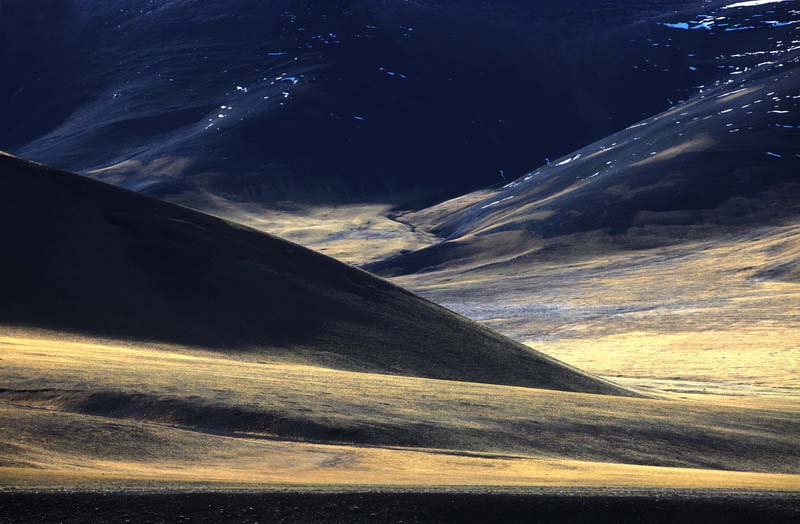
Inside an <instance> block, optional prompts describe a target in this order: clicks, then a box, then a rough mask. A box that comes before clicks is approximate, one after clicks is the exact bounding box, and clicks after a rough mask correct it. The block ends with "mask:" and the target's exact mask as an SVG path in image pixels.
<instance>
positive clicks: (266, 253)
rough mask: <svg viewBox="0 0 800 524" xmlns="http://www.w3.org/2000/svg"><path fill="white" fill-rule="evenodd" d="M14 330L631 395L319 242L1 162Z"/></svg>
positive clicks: (2, 267) (4, 312) (3, 266)
mask: <svg viewBox="0 0 800 524" xmlns="http://www.w3.org/2000/svg"><path fill="white" fill-rule="evenodd" d="M0 172H1V174H2V176H0V195H2V196H1V197H0V199H2V200H0V224H2V226H0V227H1V228H2V230H3V238H5V239H6V242H8V245H9V249H7V251H6V254H5V255H4V256H3V257H2V261H0V271H2V273H3V274H4V275H7V277H8V278H6V279H4V284H3V292H2V297H3V299H2V303H0V325H3V326H5V327H15V326H16V327H19V328H39V329H47V330H51V331H58V332H68V333H75V334H83V335H93V336H96V335H99V336H104V337H108V338H114V339H121V338H122V339H131V340H138V341H149V342H162V343H171V344H177V345H185V346H194V347H206V348H212V349H215V350H219V351H228V352H239V353H242V354H251V355H256V356H259V357H269V358H272V359H277V360H283V361H295V362H306V363H316V364H324V365H328V366H331V367H338V368H345V369H355V370H370V371H381V372H390V373H403V374H408V375H416V376H425V377H434V378H448V379H454V380H472V381H478V382H496V383H500V384H510V385H525V386H536V387H555V388H559V389H566V390H573V391H586V392H606V393H618V394H625V393H626V392H625V391H624V390H622V389H620V388H617V387H615V386H613V385H610V384H607V383H605V382H603V381H600V380H597V379H594V378H592V377H589V376H587V375H585V374H583V373H580V372H578V371H576V370H572V369H569V368H567V367H564V366H562V365H561V364H559V363H557V362H555V361H553V360H551V359H549V358H547V357H545V356H543V355H540V354H537V353H534V352H531V351H529V350H528V349H527V348H525V347H524V346H521V345H518V344H515V343H513V342H511V341H510V340H507V339H504V338H502V337H500V336H498V335H495V334H493V333H491V332H489V331H488V330H486V329H484V328H481V327H479V326H478V325H476V324H473V323H471V322H469V321H466V320H464V319H462V318H460V317H458V316H456V315H455V314H453V313H451V312H449V311H447V310H445V309H443V308H441V307H438V306H436V305H433V304H431V303H428V302H425V301H424V300H421V299H419V298H417V297H416V296H414V295H412V294H410V293H408V292H406V291H403V290H402V289H400V288H397V287H395V286H393V285H391V284H389V283H387V282H384V281H381V280H379V279H377V278H374V277H372V276H371V275H369V274H367V273H365V272H363V271H360V270H358V269H355V268H352V267H349V266H346V265H344V264H342V263H339V262H336V261H334V260H333V259H330V258H328V257H325V256H323V255H319V254H316V253H314V252H312V251H309V250H307V249H305V248H302V247H299V246H296V245H293V244H290V243H288V242H285V241H282V240H279V239H277V238H274V237H270V236H267V235H264V234H261V233H258V232H256V231H252V230H248V229H246V228H243V227H240V226H236V225H234V224H230V223H227V222H224V221H222V220H219V219H216V218H213V217H210V216H207V215H203V214H200V213H197V212H194V211H190V210H187V209H183V208H180V207H177V206H173V205H170V204H165V203H162V202H159V201H156V200H152V199H150V198H147V197H143V196H140V195H136V194H134V193H130V192H128V191H125V190H121V189H117V188H114V187H111V186H107V185H105V184H102V183H98V182H95V181H91V180H88V179H84V178H83V177H80V176H78V175H72V174H68V173H64V172H58V171H54V170H50V169H47V168H44V167H41V166H38V165H35V164H32V163H28V162H24V161H22V160H18V159H16V158H12V157H7V156H3V157H0Z"/></svg>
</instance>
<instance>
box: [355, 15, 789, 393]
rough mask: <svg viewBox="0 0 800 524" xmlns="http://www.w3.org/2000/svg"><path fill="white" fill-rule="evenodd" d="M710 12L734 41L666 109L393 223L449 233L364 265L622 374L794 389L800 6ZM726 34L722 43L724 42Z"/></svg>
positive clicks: (636, 381)
mask: <svg viewBox="0 0 800 524" xmlns="http://www.w3.org/2000/svg"><path fill="white" fill-rule="evenodd" d="M796 6H797V4H796V2H783V3H773V4H769V5H755V6H744V7H737V8H728V9H717V10H713V9H710V8H709V9H708V10H707V11H706V8H705V7H704V12H703V14H701V15H698V16H697V17H696V18H689V20H704V21H705V22H704V23H705V24H706V25H708V26H710V27H715V28H716V29H713V30H712V29H703V28H699V29H691V27H694V26H695V25H696V24H697V23H698V22H691V24H689V27H690V28H689V29H683V26H684V25H683V23H682V21H684V20H687V18H678V17H677V16H676V17H675V18H673V19H672V20H670V23H674V24H677V25H678V27H677V28H675V29H670V30H671V31H673V33H674V34H675V35H676V41H677V39H678V38H681V39H683V40H687V41H694V43H695V45H696V47H697V48H704V49H705V48H710V47H711V46H714V45H719V46H721V47H723V48H724V49H721V50H720V52H719V53H718V54H717V55H716V57H715V59H714V61H713V62H712V63H713V64H714V65H715V67H719V68H724V69H720V71H722V72H723V74H722V76H721V78H720V79H719V80H718V81H715V82H713V83H711V84H709V85H705V86H699V87H698V89H699V92H698V94H697V95H696V96H693V97H691V98H689V99H688V100H686V101H685V102H682V103H678V104H676V105H675V106H674V107H673V108H672V109H671V110H669V111H666V112H663V113H659V114H657V115H655V116H653V117H650V118H647V119H645V120H642V121H641V122H639V123H637V124H635V125H633V126H630V127H629V128H628V129H625V130H622V131H620V132H618V133H616V134H614V135H612V136H609V137H607V138H605V139H603V140H601V141H598V142H595V143H593V144H590V145H588V146H586V147H584V148H582V149H580V150H577V151H574V152H573V153H571V154H569V155H567V156H564V157H561V158H558V159H555V160H553V161H551V162H550V163H549V164H546V165H543V166H541V167H540V168H538V169H535V170H533V171H531V172H530V173H529V174H527V175H525V176H524V177H521V178H519V179H517V180H514V181H512V182H510V183H508V184H507V185H505V186H504V187H502V188H495V189H486V190H484V191H479V192H474V193H471V194H468V195H464V196H462V197H460V198H457V199H453V200H450V201H447V202H444V203H442V204H439V205H436V206H433V207H430V208H428V209H424V210H421V211H419V212H415V213H408V214H405V215H401V216H399V217H398V220H401V221H403V222H406V223H407V224H408V225H409V227H413V228H415V230H417V231H421V232H423V233H433V234H436V235H438V236H439V239H440V241H439V242H438V243H436V244H434V245H432V246H431V247H428V248H425V249H421V250H417V251H415V252H413V253H408V254H403V255H400V256H396V257H391V258H388V259H386V260H384V261H381V262H377V263H374V264H370V265H367V266H365V267H366V268H367V269H369V270H371V271H375V272H378V273H379V274H382V275H384V276H389V275H392V276H395V277H396V279H395V282H397V283H398V284H400V285H402V286H404V287H406V288H408V289H413V290H415V291H416V292H418V293H421V294H423V295H424V296H426V297H427V298H430V299H432V300H434V301H436V302H437V303H439V304H442V305H445V306H446V307H448V308H450V309H453V310H454V311H457V312H459V313H461V314H463V315H465V316H467V317H470V318H472V319H474V320H478V321H480V322H482V323H484V325H487V326H488V327H490V328H492V329H494V330H496V331H499V332H501V333H503V334H505V335H507V336H510V337H512V338H514V339H515V340H519V341H523V342H525V343H526V344H528V345H530V346H531V347H535V348H536V349H539V350H540V351H543V352H545V353H547V354H550V355H553V356H555V357H557V358H559V359H562V360H565V361H567V362H569V363H570V364H572V365H575V366H577V367H579V368H581V369H586V370H589V371H591V372H593V373H596V374H600V375H602V376H608V377H612V376H613V377H614V380H615V381H618V382H621V383H625V384H632V385H639V386H646V387H648V388H655V389H658V390H669V391H676V390H677V391H698V390H699V391H708V392H712V391H713V392H718V393H719V392H722V393H724V394H732V395H748V396H749V395H773V394H774V395H781V396H783V395H789V396H790V397H793V398H798V396H800V383H798V381H797V373H798V366H797V363H798V362H800V359H799V357H800V355H799V354H798V347H797V340H798V339H800V315H798V311H800V279H799V277H800V262H799V261H800V256H799V255H800V206H799V205H798V202H800V68H798V63H799V62H798V56H799V54H800V46H798V44H800V36H799V35H800V33H799V31H800V12H799V11H798V10H797V7H796ZM723 44H724V45H723Z"/></svg>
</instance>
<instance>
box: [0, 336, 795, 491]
mask: <svg viewBox="0 0 800 524" xmlns="http://www.w3.org/2000/svg"><path fill="white" fill-rule="evenodd" d="M39 336H40V337H41V333H40V334H39ZM0 346H1V347H2V367H1V368H0V379H1V380H2V384H3V389H2V390H0V485H2V486H3V487H5V488H7V489H8V488H13V489H21V488H22V489H57V490H60V489H65V488H66V489H106V488H112V489H113V488H119V489H137V488H138V489H141V488H148V487H152V486H164V485H166V486H169V485H173V486H175V485H180V486H183V487H187V486H188V487H191V486H195V487H197V486H205V487H207V488H208V487H210V488H214V489H223V488H231V487H233V488H237V489H274V488H275V487H279V486H287V485H293V486H295V487H296V488H297V489H301V488H302V486H306V487H309V486H328V487H336V486H339V487H342V486H350V487H356V488H366V487H372V488H375V487H380V486H394V487H406V488H409V489H414V490H424V489H428V488H456V487H458V488H467V487H475V486H480V487H483V488H488V487H502V488H504V489H507V488H511V487H550V488H557V489H558V490H560V489H562V488H564V489H567V490H571V489H582V488H609V487H613V488H620V489H623V490H628V489H645V488H650V489H689V490H698V489H700V490H703V489H731V490H758V491H772V492H781V491H784V492H786V491H788V492H798V491H800V442H798V440H797V438H796V435H798V433H800V419H798V417H797V415H798V406H797V405H780V406H775V405H770V404H769V403H766V404H765V405H764V406H760V407H753V406H750V407H747V408H745V407H741V406H736V407H730V406H726V405H724V403H714V402H699V401H694V400H672V399H666V398H662V399H637V398H625V397H614V396H608V395H590V394H581V393H568V392H560V391H551V390H537V389H530V388H520V387H510V386H496V385H490V384H476V383H467V382H456V381H444V380H432V379H423V378H411V377H403V376H393V375H378V374H372V373H356V372H348V371H336V370H330V369H325V368H319V367H314V366H307V365H297V364H290V363H282V362H277V361H276V362H267V361H260V360H258V359H257V358H252V357H250V358H248V357H247V356H246V355H239V356H236V355H233V356H230V355H220V354H219V353H209V352H202V351H194V350H189V349H185V348H176V347H172V348H158V347H150V348H148V347H143V346H136V347H134V346H132V345H123V344H121V343H120V344H117V345H113V344H109V343H108V342H107V341H93V342H92V341H89V340H85V339H84V340H78V339H73V340H63V339H62V340H59V339H55V338H50V339H48V338H33V337H23V336H20V333H19V332H17V333H16V334H15V335H11V334H9V335H6V336H3V337H2V338H0Z"/></svg>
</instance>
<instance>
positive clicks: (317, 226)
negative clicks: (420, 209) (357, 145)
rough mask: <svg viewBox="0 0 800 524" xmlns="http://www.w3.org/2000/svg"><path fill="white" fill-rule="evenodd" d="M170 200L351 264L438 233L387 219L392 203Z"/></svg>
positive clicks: (207, 196) (426, 241)
mask: <svg viewBox="0 0 800 524" xmlns="http://www.w3.org/2000/svg"><path fill="white" fill-rule="evenodd" d="M169 201H170V202H173V203H175V204H179V205H182V206H186V207H190V208H193V209H198V210H200V211H202V212H204V213H209V214H211V215H215V216H218V217H221V218H224V219H225V220H230V221H231V222H236V223H237V224H243V225H245V226H248V227H251V228H253V229H256V230H258V231H263V232H265V233H269V234H271V235H275V236H278V237H280V238H285V239H286V240H290V241H292V242H296V243H298V244H300V245H302V246H305V247H308V248H311V249H313V250H315V251H319V252H320V253H324V254H326V255H328V256H331V257H333V258H335V259H337V260H341V261H343V262H347V263H349V264H357V265H361V264H366V263H369V262H375V261H378V260H382V259H384V258H387V257H390V256H394V255H397V254H400V253H403V252H407V251H414V250H416V249H421V248H423V247H425V246H429V245H431V244H432V243H434V242H435V241H437V239H436V237H434V236H433V235H431V234H429V233H423V232H420V231H417V230H415V229H414V228H412V227H411V226H409V225H407V224H403V223H401V222H398V221H396V220H392V219H390V218H389V216H390V215H391V214H393V207H394V206H392V205H391V204H375V203H365V204H339V205H337V204H322V203H320V204H300V203H293V202H284V203H277V204H276V203H270V204H269V205H267V204H262V203H258V202H237V201H233V200H229V199H225V198H222V197H219V196H217V195H214V194H213V193H209V192H205V191H199V190H197V191H191V192H184V193H179V194H177V195H173V196H170V197H169Z"/></svg>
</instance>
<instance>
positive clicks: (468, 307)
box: [397, 225, 800, 403]
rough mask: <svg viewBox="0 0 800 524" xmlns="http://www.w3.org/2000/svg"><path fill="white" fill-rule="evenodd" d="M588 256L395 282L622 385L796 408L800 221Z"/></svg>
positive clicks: (799, 394) (570, 255)
mask: <svg viewBox="0 0 800 524" xmlns="http://www.w3.org/2000/svg"><path fill="white" fill-rule="evenodd" d="M560 240H561V241H562V242H563V241H565V239H560ZM575 245H580V242H579V241H578V240H577V239H576V240H575ZM587 245H589V246H591V244H590V243H588V242H587ZM576 251H577V256H576ZM588 251H589V249H587V253H586V254H583V253H580V248H576V249H575V250H569V253H567V254H565V255H563V256H559V255H555V254H554V255H551V256H550V257H543V258H542V259H539V260H537V261H536V263H535V271H532V270H531V266H530V263H529V262H527V261H525V260H522V261H520V262H519V263H512V264H506V265H499V266H487V267H485V268H480V269H473V270H470V271H467V272H461V271H459V270H455V269H454V270H452V271H447V270H445V271H441V272H434V273H426V274H422V275H411V276H408V277H402V278H398V279H397V282H398V283H399V284H401V285H404V286H408V287H410V288H412V289H416V290H417V291H419V292H421V293H423V294H424V295H426V296H428V297H429V298H431V299H433V300H435V301H437V302H439V303H441V304H443V305H445V306H447V307H449V308H451V309H454V310H455V311H458V312H460V313H462V314H464V315H467V316H469V317H472V318H474V319H477V320H480V321H482V322H484V323H485V324H486V325H488V326H489V327H491V328H493V329H495V330H497V331H499V332H501V333H505V334H507V335H509V336H511V337H513V338H516V339H517V340H521V341H524V342H525V343H526V344H529V345H530V346H531V347H535V348H536V349H538V350H540V351H543V352H545V353H548V354H550V355H553V356H555V357H557V358H559V359H562V360H564V361H566V362H568V363H570V364H572V365H574V366H577V367H579V368H581V369H585V370H588V371H591V372H592V373H597V374H600V375H603V376H606V377H613V378H614V380H617V381H620V382H621V383H625V384H631V385H633V384H636V385H639V386H642V387H647V388H654V389H656V390H666V391H672V390H675V391H681V392H684V393H700V392H703V391H711V390H713V391H715V392H716V393H722V394H728V395H734V396H736V397H739V398H743V397H747V396H750V395H760V396H764V395H767V396H771V397H776V398H778V397H780V398H785V399H787V400H788V399H794V402H798V403H800V378H798V377H800V313H798V311H800V283H798V282H797V281H796V280H795V277H793V276H792V275H793V272H796V271H797V269H796V268H797V260H798V259H799V257H800V226H797V225H785V226H781V227H763V228H760V229H755V230H746V231H741V230H740V231H739V232H735V233H732V234H731V235H726V236H724V237H718V238H713V239H705V240H696V241H690V242H686V243H682V244H678V245H674V246H668V247H663V248H657V249H652V250H645V251H635V252H631V251H624V252H622V253H620V252H615V251H613V250H605V251H603V250H601V251H599V253H600V254H599V255H598V254H597V253H598V252H597V251H595V252H594V254H589V253H588Z"/></svg>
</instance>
